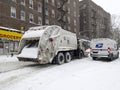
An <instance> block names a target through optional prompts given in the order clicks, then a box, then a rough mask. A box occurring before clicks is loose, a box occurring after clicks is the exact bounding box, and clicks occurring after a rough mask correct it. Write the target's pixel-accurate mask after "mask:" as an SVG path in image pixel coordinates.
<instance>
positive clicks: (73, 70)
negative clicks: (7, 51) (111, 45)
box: [0, 56, 120, 90]
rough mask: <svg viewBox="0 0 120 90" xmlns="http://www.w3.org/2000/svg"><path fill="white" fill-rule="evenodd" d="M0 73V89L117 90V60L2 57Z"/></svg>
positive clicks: (119, 79) (119, 75)
mask: <svg viewBox="0 0 120 90" xmlns="http://www.w3.org/2000/svg"><path fill="white" fill-rule="evenodd" d="M3 60H4V61H3ZM0 72H1V73H0V90H40V89H41V90H120V59H116V60H114V61H112V62H104V61H93V60H92V59H91V58H90V57H88V58H83V59H78V60H73V61H71V62H70V63H65V64H63V65H51V64H46V65H38V64H33V63H29V62H19V61H18V60H17V58H16V57H8V58H6V57H5V56H4V57H0Z"/></svg>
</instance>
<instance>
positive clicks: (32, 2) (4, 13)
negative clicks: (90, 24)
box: [0, 0, 79, 33]
mask: <svg viewBox="0 0 120 90" xmlns="http://www.w3.org/2000/svg"><path fill="white" fill-rule="evenodd" d="M78 3H79V0H0V26H4V27H10V28H14V29H18V30H27V29H28V28H29V27H32V26H37V25H53V24H57V25H60V26H62V27H63V28H64V29H66V30H69V31H72V32H74V33H76V32H77V31H78V30H79V20H78V19H79V4H78ZM60 8H62V9H60ZM64 10H65V11H66V12H65V13H64ZM63 14H64V15H63ZM60 19H63V21H62V22H61V21H60Z"/></svg>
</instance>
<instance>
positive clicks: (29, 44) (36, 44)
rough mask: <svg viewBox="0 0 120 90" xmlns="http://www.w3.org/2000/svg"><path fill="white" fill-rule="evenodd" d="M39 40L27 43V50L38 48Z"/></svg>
mask: <svg viewBox="0 0 120 90" xmlns="http://www.w3.org/2000/svg"><path fill="white" fill-rule="evenodd" d="M38 43H39V40H29V41H27V45H26V47H27V48H31V47H38Z"/></svg>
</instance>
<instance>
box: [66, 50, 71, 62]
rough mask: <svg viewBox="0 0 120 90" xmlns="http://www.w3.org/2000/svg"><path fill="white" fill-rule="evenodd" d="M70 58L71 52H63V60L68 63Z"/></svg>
mask: <svg viewBox="0 0 120 90" xmlns="http://www.w3.org/2000/svg"><path fill="white" fill-rule="evenodd" d="M71 60H72V57H71V54H70V53H69V52H66V53H65V62H66V63H68V62H70V61H71Z"/></svg>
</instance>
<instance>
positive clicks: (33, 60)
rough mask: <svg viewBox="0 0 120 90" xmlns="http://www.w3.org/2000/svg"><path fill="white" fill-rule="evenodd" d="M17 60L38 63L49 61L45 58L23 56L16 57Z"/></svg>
mask: <svg viewBox="0 0 120 90" xmlns="http://www.w3.org/2000/svg"><path fill="white" fill-rule="evenodd" d="M17 58H18V60H19V61H27V62H28V61H30V62H35V63H38V64H47V63H49V62H48V61H47V60H39V59H38V58H23V57H17Z"/></svg>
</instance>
